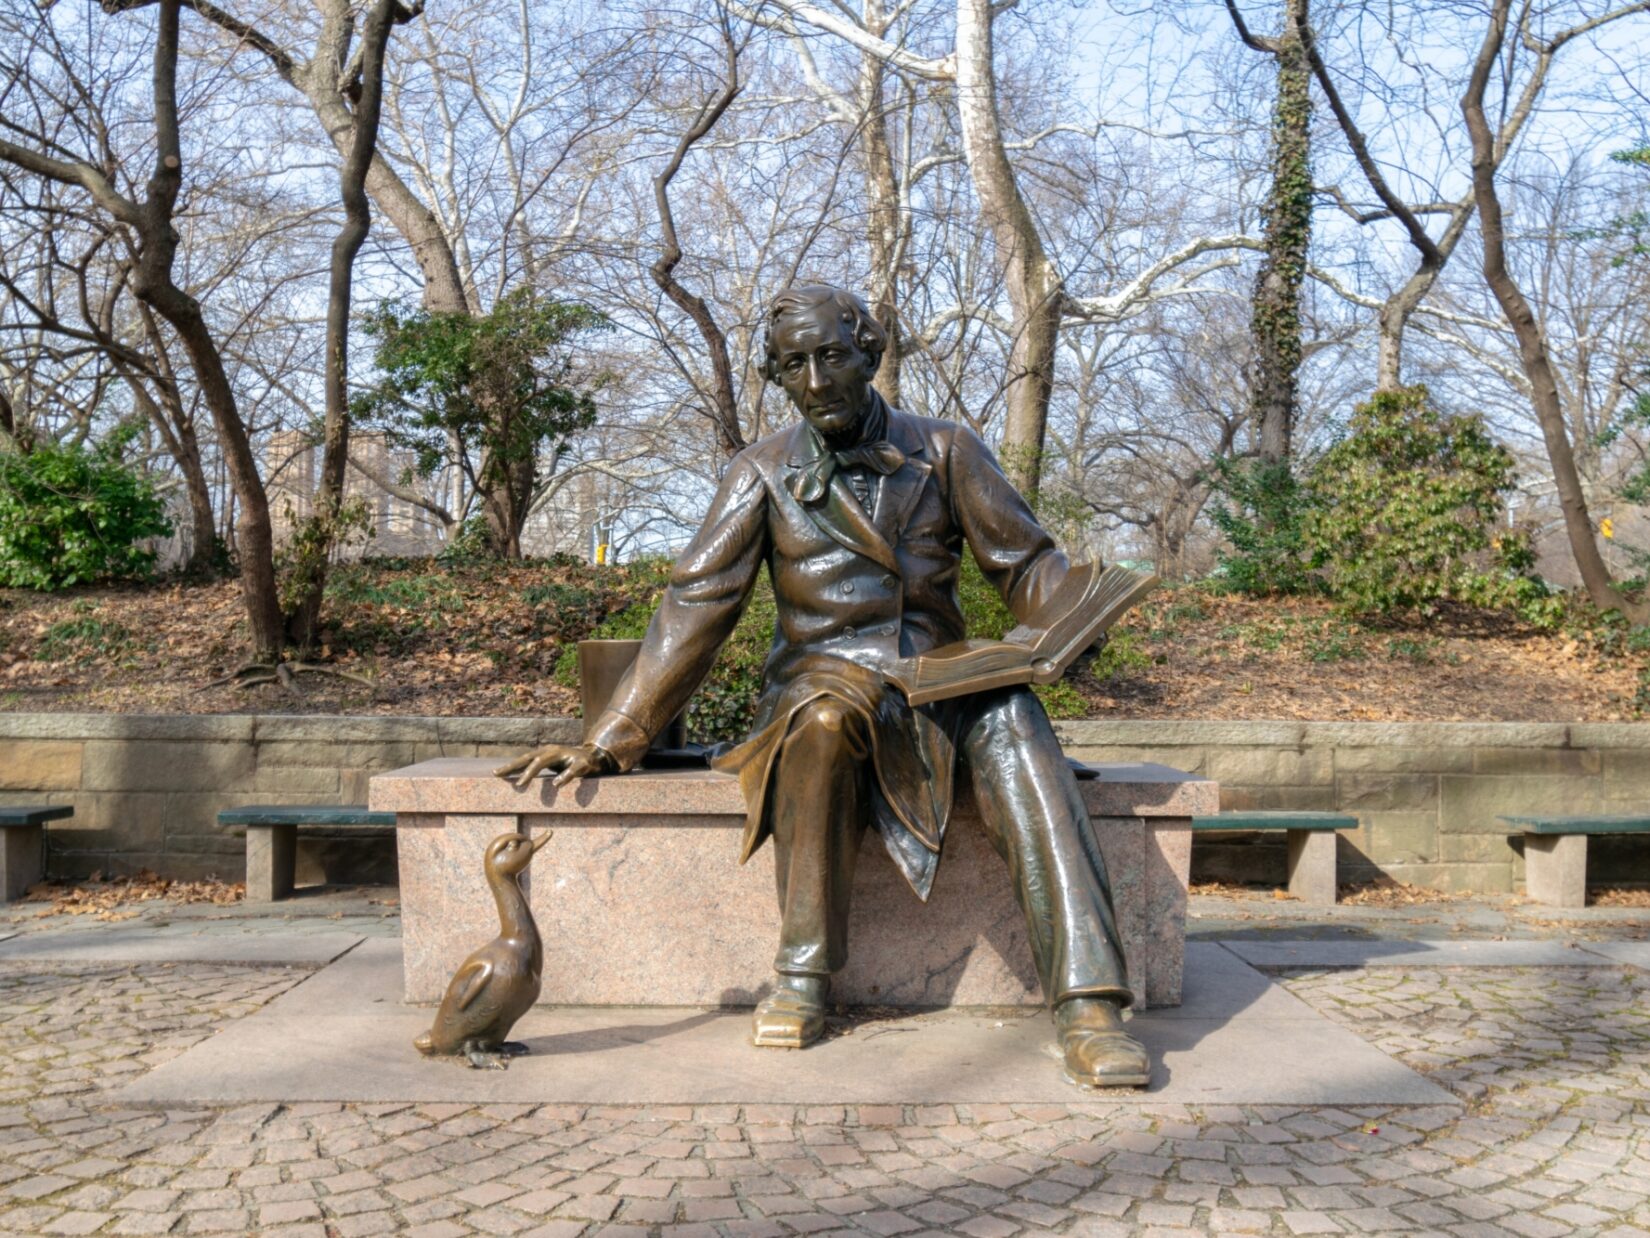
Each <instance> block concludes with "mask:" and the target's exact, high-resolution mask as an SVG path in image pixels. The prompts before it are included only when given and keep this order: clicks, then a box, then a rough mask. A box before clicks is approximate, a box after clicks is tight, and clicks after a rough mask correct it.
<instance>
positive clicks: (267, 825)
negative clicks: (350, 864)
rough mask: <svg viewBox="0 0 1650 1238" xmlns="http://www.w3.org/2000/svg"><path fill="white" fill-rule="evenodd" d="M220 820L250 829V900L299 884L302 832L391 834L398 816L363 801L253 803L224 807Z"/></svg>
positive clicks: (280, 894) (269, 898) (283, 893)
mask: <svg viewBox="0 0 1650 1238" xmlns="http://www.w3.org/2000/svg"><path fill="white" fill-rule="evenodd" d="M218 824H219V825H220V826H223V827H224V828H226V829H237V830H238V829H245V831H246V901H247V902H249V903H273V902H276V901H277V900H279V899H283V898H286V897H288V896H289V895H290V894H291V893H292V888H293V886H294V885H295V884H296V879H297V873H298V832H299V831H300V830H321V829H325V830H329V831H331V830H349V831H351V832H356V831H360V832H370V833H374V834H387V833H389V832H390V831H392V830H394V829H395V814H394V813H392V812H371V811H369V810H368V809H366V808H364V807H362V806H361V805H359V804H248V805H246V806H245V807H242V808H226V809H224V810H223V811H222V812H220V813H219V814H218Z"/></svg>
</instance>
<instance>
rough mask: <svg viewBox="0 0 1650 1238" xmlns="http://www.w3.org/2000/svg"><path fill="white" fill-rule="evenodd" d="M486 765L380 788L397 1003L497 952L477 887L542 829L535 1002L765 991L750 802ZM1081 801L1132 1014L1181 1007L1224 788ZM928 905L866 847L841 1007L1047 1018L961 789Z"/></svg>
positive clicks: (433, 991) (1158, 779) (714, 791)
mask: <svg viewBox="0 0 1650 1238" xmlns="http://www.w3.org/2000/svg"><path fill="white" fill-rule="evenodd" d="M494 764H495V762H493V761H487V760H477V759H459V758H451V759H443V760H436V761H426V762H423V763H421V764H419V765H413V766H409V767H407V768H405V769H400V770H395V771H393V772H391V773H387V774H380V775H378V776H376V777H375V778H373V779H372V781H371V784H370V790H369V800H370V806H371V808H372V810H373V811H375V812H393V813H395V814H396V836H397V838H396V842H397V848H398V851H399V855H400V865H401V917H402V941H403V946H404V951H405V965H404V977H405V985H406V988H405V997H406V1000H408V1001H410V1002H436V1001H439V1000H440V998H441V995H442V992H443V991H444V989H445V987H446V984H447V980H448V978H449V977H450V976H451V974H452V972H453V970H454V969H455V968H456V967H457V966H458V965H459V963H461V962H462V961H463V960H464V957H465V956H466V955H467V954H468V953H469V952H470V951H471V950H473V949H475V948H476V947H477V946H479V945H481V944H482V943H483V942H485V941H487V940H489V939H490V938H492V937H493V936H494V935H495V934H496V933H497V932H498V919H497V914H496V912H495V911H494V908H493V901H492V899H491V898H490V897H489V896H488V893H487V888H486V882H485V880H484V879H483V876H482V871H481V858H482V852H483V849H484V848H485V847H486V845H487V842H488V841H489V840H490V839H492V838H493V837H494V836H495V835H497V834H500V833H505V832H508V831H525V832H529V833H537V832H538V831H540V830H544V829H553V830H554V831H555V833H556V837H555V840H554V841H553V842H551V843H550V844H549V845H548V846H546V847H545V848H544V849H543V850H542V851H541V852H540V853H539V856H538V858H537V859H536V860H535V861H534V863H533V866H532V868H531V869H530V870H529V871H528V873H527V875H526V878H525V879H524V880H525V884H526V887H527V890H528V899H529V902H530V903H531V905H532V909H533V915H534V918H535V919H536V920H537V922H538V926H539V931H540V934H541V936H542V937H543V939H544V951H545V964H544V987H543V995H542V997H541V999H540V1000H541V1001H542V1002H544V1003H547V1004H556V1005H585V1006H590V1005H623V1006H634V1005H662V1006H743V1005H752V1004H754V1003H755V1002H756V1000H757V999H758V997H759V996H760V995H761V993H762V992H764V991H765V989H766V986H767V985H768V983H769V980H770V978H771V976H772V960H773V952H774V947H775V945H776V942H777V933H778V908H777V901H776V897H775V893H774V875H773V861H772V860H771V859H770V858H769V851H768V849H767V848H764V849H763V850H762V851H761V852H759V853H758V854H757V855H756V856H755V857H753V858H752V860H751V862H750V863H749V864H747V865H745V866H744V867H741V866H740V865H739V863H738V852H739V838H740V833H741V830H742V829H743V826H744V801H743V799H742V798H741V796H740V793H739V785H738V782H737V780H736V779H734V778H732V777H731V776H728V775H724V774H717V773H713V772H711V771H709V770H691V771H682V770H671V771H657V772H644V773H631V774H625V775H620V776H614V777H607V778H592V779H586V780H584V781H582V782H578V783H574V784H571V785H569V786H567V787H565V788H563V789H561V790H560V791H558V790H556V789H555V788H554V787H552V786H551V785H550V782H549V780H547V779H539V780H538V781H536V782H535V783H534V784H533V785H532V786H531V787H529V788H527V789H525V790H521V791H518V790H516V789H515V787H514V786H513V785H511V784H510V783H508V782H506V781H504V780H503V779H500V778H496V777H494V776H493V775H492V773H491V767H492V766H493V765H494ZM1099 768H1100V770H1101V776H1100V778H1098V779H1096V780H1093V781H1087V782H1084V783H1082V784H1081V785H1082V788H1083V795H1084V799H1085V802H1086V803H1087V805H1088V809H1089V814H1090V821H1091V825H1092V828H1093V829H1094V832H1095V837H1096V838H1097V840H1098V841H1099V844H1100V850H1101V853H1102V854H1103V855H1104V857H1105V861H1106V867H1107V870H1108V873H1109V876H1110V879H1111V888H1112V897H1113V899H1114V901H1115V904H1116V909H1117V925H1118V931H1119V934H1120V935H1121V937H1122V939H1123V946H1124V950H1125V952H1126V954H1127V957H1128V962H1129V981H1130V984H1131V986H1132V987H1133V989H1134V991H1135V994H1136V1000H1137V1002H1138V1003H1139V1004H1140V1005H1141V1006H1173V1005H1177V1004H1178V1003H1179V1001H1180V989H1181V975H1182V969H1183V960H1184V953H1185V935H1186V882H1187V877H1188V873H1189V870H1190V866H1191V818H1192V816H1194V815H1198V814H1206V813H1212V812H1214V811H1215V809H1216V807H1217V799H1218V794H1219V790H1218V787H1217V785H1216V784H1215V783H1213V782H1209V781H1207V780H1204V779H1199V778H1194V777H1192V776H1191V775H1188V774H1184V773H1181V772H1180V771H1179V770H1174V769H1170V768H1168V767H1167V766H1162V765H1111V766H1101V767H1099ZM958 791H959V794H958V802H957V811H956V812H955V814H954V817H953V820H952V823H951V827H950V830H949V831H948V833H947V836H946V842H945V851H944V855H943V858H942V860H941V863H940V868H939V874H938V877H937V878H936V880H935V883H934V890H933V894H932V896H931V898H930V899H929V901H928V903H927V904H926V905H924V904H923V903H921V902H919V901H918V899H917V897H916V896H915V895H914V894H913V893H912V892H911V890H910V888H909V887H908V886H907V885H906V883H905V881H904V879H903V878H902V877H901V876H900V875H899V872H898V870H897V869H895V867H894V865H893V864H892V862H891V861H890V860H889V859H888V858H887V856H886V854H885V853H884V852H883V849H882V843H881V840H880V838H878V837H877V836H876V835H875V834H874V833H870V834H868V835H867V837H866V842H865V850H864V853H863V854H862V855H861V857H860V864H859V872H858V875H857V878H856V881H855V889H854V905H853V915H852V919H851V921H850V927H849V963H848V966H847V967H846V968H845V969H844V971H843V972H842V973H841V974H840V975H839V976H838V978H837V980H836V982H835V984H834V985H833V989H832V992H833V995H834V996H835V997H836V998H837V999H838V1000H841V1001H844V1002H847V1003H850V1004H856V1005H887V1006H899V1007H912V1008H922V1007H941V1006H1023V1005H1038V1004H1041V1001H1042V997H1041V994H1040V992H1039V989H1038V985H1037V978H1036V973H1035V971H1034V970H1033V969H1032V965H1031V953H1030V949H1029V947H1028V945H1027V942H1026V928H1025V919H1024V916H1023V914H1022V913H1021V911H1020V908H1019V907H1018V905H1017V904H1016V903H1015V901H1014V896H1013V894H1012V892H1011V890H1010V888H1009V882H1008V877H1007V874H1006V872H1005V871H1004V868H1003V864H1002V861H1001V860H1000V859H999V858H998V857H997V855H996V853H995V852H993V851H992V850H991V847H990V845H989V843H987V841H986V839H985V835H984V833H983V831H982V830H981V828H980V825H979V822H978V820H977V819H976V818H975V816H974V814H973V806H972V802H971V798H972V797H971V795H970V793H969V792H968V790H967V787H966V784H964V785H961V786H959V788H958Z"/></svg>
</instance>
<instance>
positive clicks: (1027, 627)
mask: <svg viewBox="0 0 1650 1238" xmlns="http://www.w3.org/2000/svg"><path fill="white" fill-rule="evenodd" d="M1156 585H1157V577H1156V576H1145V575H1142V574H1141V573H1139V572H1131V571H1129V569H1128V568H1126V567H1117V566H1115V565H1114V566H1112V567H1103V566H1102V565H1101V564H1099V563H1082V564H1078V565H1076V566H1074V567H1073V568H1072V569H1071V570H1070V571H1069V572H1067V573H1066V578H1065V579H1064V580H1063V581H1061V582H1060V587H1059V588H1058V589H1056V590H1055V591H1054V595H1053V596H1052V597H1050V598H1049V599H1048V601H1046V602H1044V603H1043V605H1042V606H1041V607H1040V608H1039V609H1038V611H1037V613H1036V614H1035V615H1033V616H1032V617H1031V618H1030V619H1029V620H1027V621H1026V622H1025V623H1022V624H1021V625H1020V626H1019V627H1017V628H1015V629H1014V630H1013V631H1012V632H1009V633H1008V634H1007V635H1005V636H1004V637H1003V638H1002V640H960V641H956V642H955V643H953V644H950V645H942V646H940V647H939V648H938V649H931V650H929V651H928V652H927V653H920V654H917V655H915V656H914V657H909V658H901V659H900V660H899V661H898V662H896V663H894V665H893V666H891V667H888V668H886V669H884V671H883V672H882V674H883V678H885V679H886V680H887V681H888V682H889V683H891V684H894V685H895V686H896V687H898V688H899V689H900V690H901V691H903V692H904V693H905V696H906V699H907V700H909V701H910V702H911V704H913V705H926V704H927V703H928V702H929V701H943V700H947V699H949V698H950V697H953V696H966V695H968V694H969V693H970V692H984V691H986V690H987V689H989V688H1007V687H1011V686H1012V685H1014V684H1021V683H1053V682H1054V681H1055V680H1056V679H1058V678H1060V676H1061V675H1063V674H1065V671H1066V668H1067V667H1068V666H1070V665H1071V664H1072V663H1073V662H1074V661H1076V660H1077V656H1078V655H1079V654H1080V653H1082V652H1083V651H1084V650H1085V649H1087V648H1088V647H1089V646H1090V645H1092V644H1094V642H1095V641H1096V640H1097V639H1098V638H1099V636H1100V634H1101V633H1102V632H1104V631H1106V630H1107V629H1108V628H1110V627H1111V626H1112V625H1113V624H1114V623H1116V622H1117V621H1118V620H1119V619H1121V618H1122V617H1123V612H1124V611H1126V610H1128V609H1129V607H1131V606H1133V605H1134V604H1135V603H1136V602H1138V601H1139V600H1140V599H1141V598H1143V597H1145V596H1146V594H1147V593H1148V592H1150V591H1151V590H1152V589H1153V588H1155V587H1156Z"/></svg>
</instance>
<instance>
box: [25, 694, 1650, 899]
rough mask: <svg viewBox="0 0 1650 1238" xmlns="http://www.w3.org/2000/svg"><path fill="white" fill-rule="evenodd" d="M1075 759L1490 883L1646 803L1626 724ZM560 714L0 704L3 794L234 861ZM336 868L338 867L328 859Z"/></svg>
mask: <svg viewBox="0 0 1650 1238" xmlns="http://www.w3.org/2000/svg"><path fill="white" fill-rule="evenodd" d="M1057 730H1058V731H1059V733H1060V737H1061V739H1062V741H1063V742H1064V743H1065V744H1066V746H1067V749H1068V751H1070V752H1071V754H1072V755H1073V756H1077V757H1080V758H1083V759H1086V760H1094V761H1130V762H1132V761H1158V762H1162V763H1163V764H1165V765H1172V766H1174V767H1176V768H1177V769H1183V770H1186V771H1187V772H1189V773H1194V774H1201V775H1203V776H1205V777H1208V778H1212V779H1215V780H1216V781H1218V782H1219V783H1220V785H1221V801H1222V806H1223V807H1225V808H1307V809H1334V810H1337V811H1341V812H1346V813H1351V814H1355V815H1356V816H1357V817H1358V819H1359V826H1358V828H1357V829H1356V830H1348V831H1345V832H1343V833H1342V835H1341V842H1340V869H1341V874H1342V880H1355V879H1358V878H1361V877H1368V876H1372V875H1373V874H1375V873H1376V872H1385V873H1387V874H1390V875H1391V876H1393V877H1396V878H1399V879H1401V880H1404V881H1409V882H1413V883H1415V884H1417V885H1427V886H1433V887H1437V888H1440V889H1447V890H1478V891H1504V890H1511V889H1515V888H1517V887H1518V886H1520V885H1521V884H1522V882H1523V876H1524V874H1523V858H1522V856H1520V855H1519V854H1518V853H1517V851H1516V850H1515V849H1514V847H1513V846H1512V845H1511V844H1510V843H1509V842H1508V839H1507V836H1506V833H1505V831H1504V829H1503V828H1502V827H1501V826H1500V825H1499V824H1498V823H1497V822H1496V820H1495V818H1496V815H1497V814H1498V813H1504V812H1529V811H1567V812H1633V811H1643V810H1645V809H1646V808H1650V725H1647V724H1640V723H1572V724H1563V723H1478V722H1435V723H1375V722H1346V723H1341V722H1173V721H1163V722H1155V721H1154V722H1065V723H1059V724H1057ZM578 732H579V724H578V723H577V722H576V721H573V720H570V719H545V720H534V719H523V718H371V717H344V718H323V717H286V716H278V715H271V716H258V715H226V716H209V715H173V716H165V715H130V714H113V715H108V714H0V803H70V804H73V805H74V807H75V817H74V819H73V820H71V821H65V822H57V823H54V824H53V825H52V826H51V827H50V828H49V829H48V831H47V840H48V841H47V865H48V871H49V872H50V873H51V874H52V875H53V876H57V877H81V876H85V875H86V874H88V873H90V872H92V871H94V870H99V869H100V870H102V871H104V872H109V873H113V872H130V871H135V870H136V869H138V868H145V867H147V868H151V869H154V870H155V871H157V872H160V873H164V874H166V875H168V876H174V877H186V878H196V877H202V876H207V875H216V876H219V877H223V878H226V879H236V880H238V879H239V878H240V877H241V876H242V873H243V849H242V843H241V840H240V839H239V838H235V837H231V836H227V835H225V834H223V833H222V832H220V831H219V830H218V828H217V826H216V824H215V818H216V814H217V812H218V810H219V809H221V808H226V807H230V806H233V805H236V804H247V803H256V802H260V801H275V802H281V803H361V804H364V803H365V802H366V799H367V778H368V777H369V776H370V775H372V774H374V773H377V772H380V771H383V770H389V769H396V768H399V767H401V766H404V765H411V764H413V763H414V762H417V761H423V760H427V759H430V758H432V757H440V756H484V757H492V756H499V757H503V756H507V755H509V754H511V753H514V752H518V751H521V750H522V749H523V748H527V747H531V746H533V745H536V744H541V743H548V742H550V741H552V740H559V741H562V742H571V741H573V740H575V739H576V738H577V736H578ZM1593 857H1594V858H1593V864H1592V868H1591V873H1592V877H1593V880H1594V881H1595V882H1596V881H1600V880H1611V881H1638V882H1650V849H1647V848H1646V847H1645V845H1644V844H1643V842H1642V841H1639V840H1607V839H1601V840H1595V847H1594V851H1593ZM391 863H392V861H391V858H390V856H389V855H388V853H387V851H386V849H385V847H384V845H383V844H382V843H379V844H377V845H375V846H366V845H364V844H360V843H357V844H350V843H346V842H317V843H315V844H311V845H307V846H306V847H305V849H304V854H302V855H301V856H300V873H299V880H300V881H301V882H302V881H308V880H315V879H318V878H319V877H320V876H321V875H328V876H336V875H345V876H352V877H354V878H355V879H368V878H370V877H372V876H377V875H382V874H385V873H391V872H393V868H392V867H390V864H391ZM335 870H336V871H335ZM1193 877H1194V879H1196V878H1199V877H1222V878H1227V879H1235V880H1272V881H1281V880H1282V877H1283V846H1282V841H1281V839H1277V838H1268V839H1260V840H1255V839H1247V840H1245V839H1232V840H1222V839H1221V838H1220V836H1216V837H1212V838H1211V837H1205V838H1200V839H1199V840H1198V843H1197V847H1196V848H1195V850H1194V853H1193Z"/></svg>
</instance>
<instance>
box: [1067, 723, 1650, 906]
mask: <svg viewBox="0 0 1650 1238" xmlns="http://www.w3.org/2000/svg"><path fill="white" fill-rule="evenodd" d="M1055 729H1056V730H1057V731H1058V732H1059V734H1060V738H1061V740H1062V741H1063V742H1064V743H1065V744H1066V746H1067V749H1068V751H1069V752H1070V753H1071V754H1072V755H1073V756H1076V757H1079V758H1082V759H1085V760H1093V761H1161V762H1163V763H1164V764H1166V765H1173V766H1175V767H1176V768H1177V769H1183V770H1186V771H1187V772H1188V773H1194V774H1201V775H1203V776H1204V777H1206V778H1212V779H1214V780H1215V781H1217V782H1219V783H1220V800H1221V807H1222V808H1225V809H1233V808H1278V809H1314V810H1325V811H1328V810H1333V811H1337V812H1343V813H1349V814H1352V815H1355V816H1356V817H1357V818H1358V828H1357V829H1356V830H1345V831H1342V833H1341V835H1340V856H1339V869H1340V876H1341V880H1342V881H1343V882H1345V881H1353V880H1359V879H1364V878H1368V877H1371V876H1374V875H1375V874H1376V873H1378V872H1380V873H1386V874H1388V875H1389V876H1392V877H1395V878H1397V879H1399V880H1401V881H1408V882H1411V883H1413V884H1415V885H1423V886H1431V887H1433V888H1435V889H1442V890H1454V891H1469V890H1470V891H1484V892H1494V891H1508V890H1513V889H1519V888H1522V885H1523V881H1524V859H1523V856H1522V855H1521V854H1519V852H1518V851H1517V850H1516V849H1515V847H1514V845H1513V844H1512V843H1511V842H1509V840H1508V838H1507V833H1506V827H1505V826H1504V825H1502V824H1501V823H1500V822H1498V821H1497V820H1496V817H1497V815H1498V814H1501V813H1529V812H1566V813H1589V812H1602V813H1628V812H1644V811H1646V810H1647V809H1650V725H1647V724H1644V723H1630V722H1629V723H1541V722H1393V723H1386V722H1172V721H1171V722H1156V721H1151V722H1066V723H1058V724H1056V728H1055ZM1218 840H1219V836H1216V837H1213V838H1210V837H1202V838H1199V839H1198V841H1197V845H1196V846H1195V847H1194V848H1193V852H1192V878H1193V880H1194V881H1196V880H1199V879H1205V878H1224V879H1235V880H1272V881H1281V880H1282V875H1283V844H1282V841H1281V839H1277V838H1275V837H1272V838H1266V839H1260V840H1253V839H1251V840H1247V841H1245V842H1231V843H1222V842H1220V841H1218ZM1591 859H1592V862H1591V864H1590V865H1589V877H1590V879H1591V880H1592V881H1593V882H1595V883H1597V882H1600V881H1627V882H1641V883H1650V847H1647V846H1646V845H1645V844H1644V842H1643V841H1642V840H1640V839H1636V838H1622V839H1608V838H1600V839H1595V840H1594V847H1593V850H1592V853H1591Z"/></svg>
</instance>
